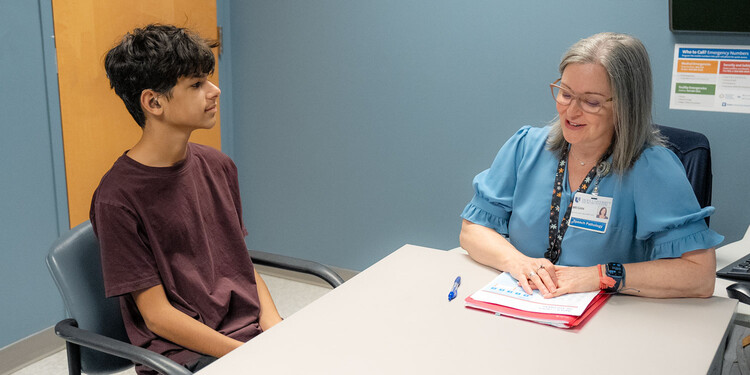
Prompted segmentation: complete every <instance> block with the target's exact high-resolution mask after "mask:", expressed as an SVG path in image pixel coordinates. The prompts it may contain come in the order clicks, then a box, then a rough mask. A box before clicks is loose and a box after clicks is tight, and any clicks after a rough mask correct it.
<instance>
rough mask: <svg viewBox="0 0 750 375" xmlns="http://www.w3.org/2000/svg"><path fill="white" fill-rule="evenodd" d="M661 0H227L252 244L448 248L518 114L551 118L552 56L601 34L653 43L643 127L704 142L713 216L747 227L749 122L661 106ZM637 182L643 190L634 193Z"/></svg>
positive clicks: (664, 69)
mask: <svg viewBox="0 0 750 375" xmlns="http://www.w3.org/2000/svg"><path fill="white" fill-rule="evenodd" d="M667 3H668V2H666V1H654V0H638V1H632V0H631V1H590V0H589V1H583V0H575V1H551V0H548V1H524V2H510V1H455V0H418V1H417V0H407V1H404V0H381V1H361V0H359V1H352V0H327V1H321V0H319V1H234V2H232V3H231V8H232V11H231V25H232V32H231V43H232V47H233V51H232V66H233V72H232V73H233V74H232V79H233V96H232V100H233V106H234V111H233V112H234V132H235V133H234V142H235V143H234V157H235V161H236V163H237V165H238V167H239V171H240V174H241V175H240V179H241V188H242V194H243V202H244V208H245V215H244V216H245V220H246V223H245V224H246V225H247V227H248V229H249V231H250V236H249V240H248V241H249V244H250V245H251V246H253V247H255V248H260V249H264V250H268V251H275V252H281V253H286V254H291V255H297V256H303V257H308V258H313V259H316V260H318V261H322V262H325V263H328V264H333V265H336V266H340V267H346V268H352V269H363V268H365V267H367V266H369V265H370V264H372V263H373V262H375V261H377V260H378V259H380V258H382V257H383V256H385V255H387V254H388V253H390V252H391V251H393V250H395V249H397V248H398V247H400V246H401V245H403V244H405V243H412V244H419V245H426V246H432V247H437V248H444V249H447V248H452V247H455V246H457V245H458V239H457V238H458V231H459V227H460V218H459V216H458V215H459V213H460V212H461V210H462V209H463V206H464V205H465V204H466V202H467V201H468V200H469V199H470V198H471V196H472V190H471V179H472V177H473V176H474V175H475V174H476V173H478V172H479V171H481V170H483V169H485V168H487V167H488V166H489V164H490V162H491V161H492V159H493V157H494V155H495V153H496V152H497V150H498V149H499V147H500V146H501V145H502V144H503V143H504V141H505V140H506V139H507V138H508V137H509V136H510V135H511V134H512V133H513V132H515V131H516V130H517V129H518V128H519V127H520V126H521V125H524V124H534V125H542V124H544V123H546V122H547V121H549V120H550V119H552V117H553V116H554V115H555V113H556V112H555V107H554V104H553V102H552V99H551V98H550V94H549V86H548V84H549V83H550V82H552V81H554V80H555V79H556V78H558V73H557V64H558V62H559V59H560V56H561V55H562V53H563V52H564V51H565V49H566V48H567V47H568V46H570V45H571V44H572V43H574V42H575V41H577V40H578V39H580V38H583V37H586V36H589V35H591V34H594V33H597V32H601V31H618V32H625V33H630V34H633V35H635V36H637V37H639V38H640V39H642V40H643V42H644V43H645V44H646V46H647V48H648V49H649V51H650V53H651V58H652V63H653V68H654V76H655V98H656V99H655V102H654V120H655V121H656V122H658V123H661V124H665V125H671V126H676V127H682V128H685V129H690V130H697V131H700V132H703V133H704V134H706V135H707V136H708V138H709V140H710V141H711V143H712V147H713V161H714V195H713V197H714V204H715V206H716V208H717V212H716V214H715V216H714V217H713V219H712V221H711V225H712V227H713V228H715V229H716V230H717V231H719V232H721V233H722V234H725V235H726V237H727V241H733V240H737V239H739V238H741V236H742V234H744V230H745V229H746V228H747V226H748V224H750V211H749V210H747V207H745V206H746V205H745V204H743V203H744V202H745V200H747V198H748V197H750V193H748V190H747V188H746V187H747V186H749V185H750V173H748V171H749V169H748V168H747V167H746V166H745V163H744V162H743V161H745V160H750V151H749V150H748V148H747V147H746V146H745V142H746V140H747V139H750V121H749V120H750V115H747V114H722V113H713V112H694V111H676V110H670V109H668V105H669V87H670V74H671V69H672V56H673V52H674V43H714V44H745V45H748V44H750V37H749V36H747V35H745V36H726V35H708V36H707V35H692V36H691V35H676V34H673V33H671V32H670V31H669V24H668V19H669V16H668V5H667ZM645 188H647V187H645Z"/></svg>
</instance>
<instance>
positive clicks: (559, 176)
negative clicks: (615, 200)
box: [544, 147, 611, 264]
mask: <svg viewBox="0 0 750 375" xmlns="http://www.w3.org/2000/svg"><path fill="white" fill-rule="evenodd" d="M569 151H570V147H567V148H565V150H563V154H562V157H561V158H560V162H559V163H558V164H557V171H556V173H555V185H554V186H553V188H552V203H551V204H550V211H549V248H548V249H547V251H546V252H545V253H544V257H545V258H547V259H549V260H550V262H552V263H553V264H557V261H558V260H560V253H562V248H561V244H562V239H563V237H565V232H566V231H567V230H568V221H569V220H570V212H571V211H572V210H571V208H572V207H573V200H572V199H571V200H570V203H568V209H567V210H565V217H563V220H562V222H560V227H559V228H558V226H557V223H558V222H559V220H558V219H559V218H560V201H561V197H562V190H563V176H564V175H565V163H567V160H568V152H569ZM610 154H611V151H610V150H607V152H605V153H604V155H603V156H602V158H601V159H599V162H598V163H596V165H594V166H593V167H591V170H589V173H588V174H587V175H586V177H585V178H584V179H583V181H581V186H579V187H578V190H576V193H578V192H584V193H585V192H586V190H588V188H589V185H590V184H591V181H594V184H595V185H596V186H595V187H594V193H595V195H598V194H599V180H600V178H601V177H604V176H606V175H607V173H608V172H609V163H607V162H606V161H604V160H607V158H609V155H610Z"/></svg>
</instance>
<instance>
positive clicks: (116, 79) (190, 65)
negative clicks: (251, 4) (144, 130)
mask: <svg viewBox="0 0 750 375" xmlns="http://www.w3.org/2000/svg"><path fill="white" fill-rule="evenodd" d="M218 45H219V42H218V41H213V40H207V39H203V38H201V37H200V36H199V35H198V34H195V33H193V32H191V31H190V30H188V29H184V28H179V27H176V26H172V25H159V24H151V25H148V26H145V27H143V28H137V29H135V30H133V31H132V32H130V33H127V34H125V36H124V37H123V38H122V40H121V41H120V43H119V44H117V45H116V46H115V47H113V48H112V49H111V50H109V52H107V56H106V57H105V58H104V69H105V71H106V72H107V77H108V78H109V83H110V86H111V87H112V88H113V89H115V93H116V94H117V95H118V96H119V97H120V98H121V99H122V101H123V102H125V107H126V108H127V109H128V112H130V115H131V116H133V119H135V122H137V123H138V125H139V126H140V127H143V126H144V125H145V124H146V117H145V115H144V114H143V109H142V108H141V104H140V99H141V93H142V92H143V90H146V89H151V90H154V91H156V92H157V93H160V94H163V95H165V96H167V98H171V94H172V88H173V87H174V86H175V85H176V84H177V80H178V79H179V78H180V77H196V76H202V75H209V74H211V73H213V71H214V65H215V61H214V55H213V53H212V52H211V48H214V47H218Z"/></svg>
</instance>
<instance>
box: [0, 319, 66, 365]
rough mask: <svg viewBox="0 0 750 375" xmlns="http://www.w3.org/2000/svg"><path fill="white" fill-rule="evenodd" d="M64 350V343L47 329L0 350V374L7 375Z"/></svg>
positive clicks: (52, 330)
mask: <svg viewBox="0 0 750 375" xmlns="http://www.w3.org/2000/svg"><path fill="white" fill-rule="evenodd" d="M63 349H65V341H63V340H62V339H61V338H59V337H57V336H56V335H55V327H49V328H47V329H44V330H42V331H39V332H37V333H35V334H33V335H31V336H29V337H26V338H24V339H21V340H18V341H16V342H14V343H12V344H10V345H8V346H6V347H4V348H2V349H0V374H1V375H8V374H10V373H12V372H14V371H18V370H20V369H22V368H24V367H26V366H28V365H30V364H32V363H34V362H37V361H39V360H40V359H42V358H46V357H48V356H50V355H52V354H55V353H57V352H59V351H60V350H63Z"/></svg>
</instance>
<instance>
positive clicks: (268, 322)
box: [254, 271, 281, 331]
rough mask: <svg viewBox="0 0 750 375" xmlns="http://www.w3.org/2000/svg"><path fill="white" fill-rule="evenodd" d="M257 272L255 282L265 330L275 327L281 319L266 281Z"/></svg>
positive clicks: (261, 321)
mask: <svg viewBox="0 0 750 375" xmlns="http://www.w3.org/2000/svg"><path fill="white" fill-rule="evenodd" d="M254 272H255V283H256V284H257V286H258V297H259V299H260V328H262V329H263V330H264V331H265V330H267V329H269V328H271V327H273V326H274V325H275V324H276V323H278V322H280V321H281V316H280V315H279V311H278V310H276V305H275V304H274V303H273V299H272V298H271V292H269V291H268V287H267V286H266V282H265V281H263V278H261V277H260V274H258V271H254Z"/></svg>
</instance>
